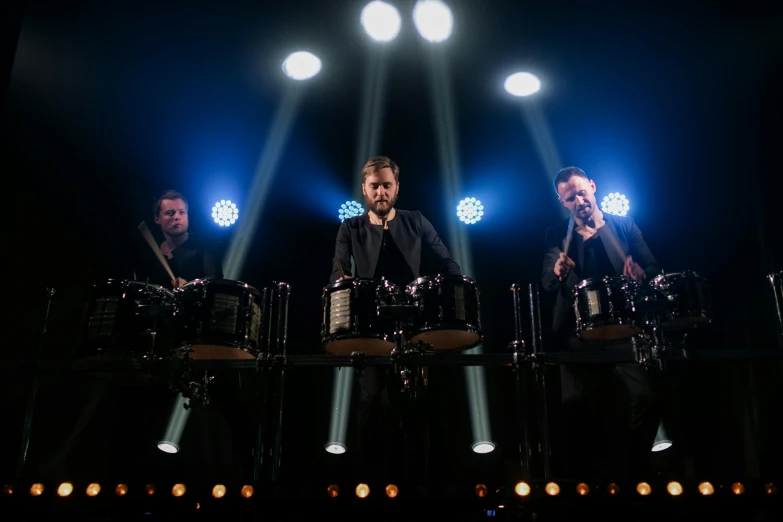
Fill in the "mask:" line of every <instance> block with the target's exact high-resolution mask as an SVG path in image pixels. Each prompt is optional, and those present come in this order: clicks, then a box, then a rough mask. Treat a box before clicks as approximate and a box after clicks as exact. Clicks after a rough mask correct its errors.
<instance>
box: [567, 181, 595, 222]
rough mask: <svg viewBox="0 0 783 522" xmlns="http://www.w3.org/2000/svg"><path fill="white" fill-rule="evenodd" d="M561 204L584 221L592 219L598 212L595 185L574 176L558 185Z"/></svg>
mask: <svg viewBox="0 0 783 522" xmlns="http://www.w3.org/2000/svg"><path fill="white" fill-rule="evenodd" d="M557 193H558V194H559V195H560V203H562V204H563V206H564V207H565V208H567V209H568V210H570V211H571V213H572V214H573V215H574V217H577V218H579V219H581V220H582V221H584V220H587V219H590V217H591V216H592V215H593V212H595V210H596V204H595V183H594V182H593V180H587V179H585V178H583V177H581V176H572V177H571V179H569V180H568V181H566V182H565V183H560V184H558V185H557Z"/></svg>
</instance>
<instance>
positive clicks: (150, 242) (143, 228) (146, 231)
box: [137, 221, 177, 281]
mask: <svg viewBox="0 0 783 522" xmlns="http://www.w3.org/2000/svg"><path fill="white" fill-rule="evenodd" d="M137 228H138V229H139V232H141V235H142V236H143V237H144V239H145V240H146V241H147V244H148V245H149V246H150V248H151V249H152V251H153V252H154V253H155V255H156V256H157V258H158V261H160V264H161V265H163V269H164V270H166V273H167V274H168V275H169V277H171V280H172V281H176V280H177V278H176V277H174V272H172V271H171V267H170V266H169V264H168V262H167V261H166V258H165V257H164V256H163V252H161V251H160V247H159V246H158V244H157V243H156V242H155V238H154V237H152V232H150V229H149V227H147V222H146V221H142V222H141V224H140V225H139V226H138V227H137Z"/></svg>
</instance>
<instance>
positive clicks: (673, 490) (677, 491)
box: [666, 480, 682, 497]
mask: <svg viewBox="0 0 783 522" xmlns="http://www.w3.org/2000/svg"><path fill="white" fill-rule="evenodd" d="M666 491H668V492H669V495H671V496H673V497H677V496H679V495H682V484H680V483H679V482H677V481H675V480H673V481H671V482H669V483H668V484H666Z"/></svg>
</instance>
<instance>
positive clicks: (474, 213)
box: [457, 198, 494, 448]
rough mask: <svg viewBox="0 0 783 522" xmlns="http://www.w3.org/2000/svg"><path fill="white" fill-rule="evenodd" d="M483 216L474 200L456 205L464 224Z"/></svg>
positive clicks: (481, 207)
mask: <svg viewBox="0 0 783 522" xmlns="http://www.w3.org/2000/svg"><path fill="white" fill-rule="evenodd" d="M483 215H484V205H482V204H481V201H479V200H477V199H476V198H465V199H463V200H462V201H460V202H459V205H457V216H458V217H459V220H460V221H462V222H463V223H465V224H470V225H474V224H476V223H478V222H479V221H481V216H483ZM493 448H494V445H493Z"/></svg>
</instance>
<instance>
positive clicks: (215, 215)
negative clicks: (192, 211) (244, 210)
mask: <svg viewBox="0 0 783 522" xmlns="http://www.w3.org/2000/svg"><path fill="white" fill-rule="evenodd" d="M237 218H239V209H238V208H237V205H236V203H232V202H231V200H230V199H221V200H220V201H218V202H217V203H215V206H214V207H212V219H214V220H215V223H217V224H218V225H220V226H221V227H227V226H229V225H233V224H234V223H236V222H237Z"/></svg>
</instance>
